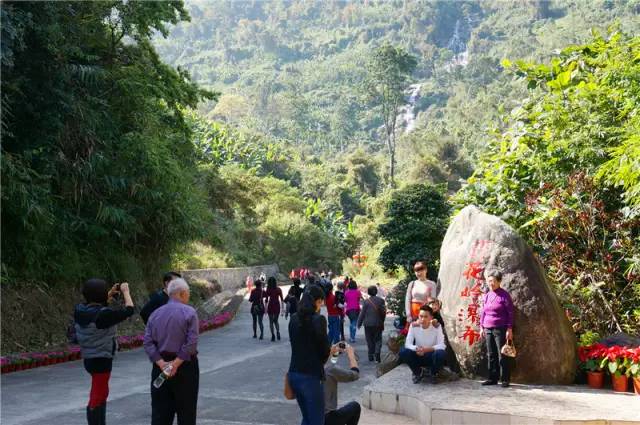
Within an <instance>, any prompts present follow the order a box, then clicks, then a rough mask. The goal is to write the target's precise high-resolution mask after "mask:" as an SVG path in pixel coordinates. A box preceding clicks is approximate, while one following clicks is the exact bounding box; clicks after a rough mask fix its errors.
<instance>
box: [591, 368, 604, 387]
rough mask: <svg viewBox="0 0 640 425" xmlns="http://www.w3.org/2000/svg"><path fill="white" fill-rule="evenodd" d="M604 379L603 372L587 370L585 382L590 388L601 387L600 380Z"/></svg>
mask: <svg viewBox="0 0 640 425" xmlns="http://www.w3.org/2000/svg"><path fill="white" fill-rule="evenodd" d="M603 380H604V372H603V371H598V372H587V384H589V387H591V388H596V389H597V388H602V382H603Z"/></svg>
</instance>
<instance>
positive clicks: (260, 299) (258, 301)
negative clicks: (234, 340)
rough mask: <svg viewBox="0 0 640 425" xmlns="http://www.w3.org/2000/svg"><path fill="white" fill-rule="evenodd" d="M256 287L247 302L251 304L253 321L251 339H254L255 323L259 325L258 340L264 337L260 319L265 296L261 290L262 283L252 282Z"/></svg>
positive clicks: (259, 281) (262, 315) (262, 314)
mask: <svg viewBox="0 0 640 425" xmlns="http://www.w3.org/2000/svg"><path fill="white" fill-rule="evenodd" d="M253 284H254V285H255V286H256V287H255V289H253V290H252V291H251V295H249V302H250V303H251V318H252V319H253V337H254V338H256V337H257V336H256V323H257V324H259V325H260V339H262V338H263V336H264V326H263V325H262V318H263V317H264V298H265V297H266V296H267V294H266V293H265V291H264V290H263V289H262V281H261V280H256V281H255V282H253Z"/></svg>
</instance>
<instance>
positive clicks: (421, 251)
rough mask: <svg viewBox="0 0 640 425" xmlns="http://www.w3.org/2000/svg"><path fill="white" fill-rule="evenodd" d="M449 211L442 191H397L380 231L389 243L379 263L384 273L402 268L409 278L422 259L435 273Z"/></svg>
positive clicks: (422, 187) (423, 188)
mask: <svg viewBox="0 0 640 425" xmlns="http://www.w3.org/2000/svg"><path fill="white" fill-rule="evenodd" d="M450 211H451V209H450V206H449V204H448V202H447V199H446V197H445V194H444V190H443V188H441V187H436V186H428V185H424V184H413V185H409V186H407V187H405V188H403V189H400V190H398V191H396V192H395V193H394V194H393V195H392V197H391V201H390V202H389V206H388V208H387V211H386V213H385V221H384V223H383V224H381V225H380V226H379V227H378V233H379V234H380V237H381V238H382V239H383V240H384V241H386V242H387V245H386V246H385V247H384V249H383V250H382V253H381V254H380V258H379V260H378V261H379V262H380V264H381V265H382V266H383V267H384V269H385V270H392V269H395V268H397V267H402V268H403V269H404V270H405V271H406V272H407V273H408V274H410V273H412V270H411V266H412V263H413V261H415V260H417V259H420V258H423V259H425V260H427V263H428V265H429V268H431V269H432V270H436V266H437V261H438V258H439V257H440V246H441V245H442V239H443V238H444V234H445V232H446V230H447V225H448V221H449V214H450Z"/></svg>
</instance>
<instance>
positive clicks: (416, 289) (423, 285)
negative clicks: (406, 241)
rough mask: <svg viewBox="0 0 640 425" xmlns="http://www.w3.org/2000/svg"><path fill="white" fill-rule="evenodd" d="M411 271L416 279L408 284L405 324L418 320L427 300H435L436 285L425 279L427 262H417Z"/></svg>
mask: <svg viewBox="0 0 640 425" xmlns="http://www.w3.org/2000/svg"><path fill="white" fill-rule="evenodd" d="M413 271H414V272H415V274H416V277H417V279H416V280H414V281H412V282H409V286H407V295H406V297H405V312H406V314H407V323H410V322H414V321H416V320H418V315H419V314H420V307H422V306H423V305H424V304H426V303H427V300H428V299H429V298H436V296H437V294H436V284H435V283H434V282H433V281H431V280H429V279H427V262H426V261H425V260H418V261H416V262H415V264H414V265H413Z"/></svg>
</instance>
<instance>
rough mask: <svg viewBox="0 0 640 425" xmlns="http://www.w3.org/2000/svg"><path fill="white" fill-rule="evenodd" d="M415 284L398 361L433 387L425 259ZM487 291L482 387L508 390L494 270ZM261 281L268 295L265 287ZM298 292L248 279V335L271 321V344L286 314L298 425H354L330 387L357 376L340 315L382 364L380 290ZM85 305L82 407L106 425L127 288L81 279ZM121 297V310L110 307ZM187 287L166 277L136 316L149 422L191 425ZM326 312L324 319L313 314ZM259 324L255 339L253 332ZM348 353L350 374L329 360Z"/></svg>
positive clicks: (508, 306) (309, 283)
mask: <svg viewBox="0 0 640 425" xmlns="http://www.w3.org/2000/svg"><path fill="white" fill-rule="evenodd" d="M414 272H415V274H416V277H417V279H416V280H414V281H412V282H411V283H409V286H408V288H407V294H406V299H405V310H406V315H407V322H408V323H407V327H408V333H407V337H406V340H405V346H404V348H403V349H402V350H401V351H400V359H401V361H402V362H404V363H406V364H407V365H408V366H409V368H410V369H411V371H412V374H413V378H412V379H413V382H414V383H418V382H421V381H423V380H424V379H425V378H428V379H429V381H430V382H432V383H436V382H437V377H438V373H439V371H440V370H441V368H442V367H443V364H444V362H445V357H446V353H445V350H446V345H447V339H446V333H445V329H444V328H445V326H444V321H443V320H442V316H441V314H440V308H441V303H440V301H439V300H438V299H437V295H438V292H439V288H438V286H437V284H436V283H435V282H433V281H430V280H428V279H427V264H426V261H423V260H419V261H417V262H416V263H415V264H414ZM485 278H486V281H487V283H488V284H489V287H490V288H489V291H488V292H486V293H485V294H484V295H483V309H482V312H481V316H480V326H481V333H482V336H484V337H485V341H486V349H487V355H488V362H489V378H488V379H487V380H486V381H485V382H483V385H496V384H497V383H498V381H499V380H500V381H501V383H502V386H503V387H508V386H509V383H510V359H509V358H508V357H506V356H504V355H503V354H502V352H501V349H502V347H503V346H504V345H505V344H507V343H508V342H509V341H511V340H512V339H513V323H514V312H513V310H514V308H513V302H512V300H511V297H510V295H509V293H508V292H507V291H505V290H504V289H503V288H502V287H501V280H502V275H501V273H500V272H499V271H496V270H490V271H487V272H486V273H485ZM265 280H266V288H265ZM305 281H306V285H305V286H304V288H302V286H301V284H302V282H301V279H300V278H299V277H294V278H293V285H292V286H291V288H290V289H289V291H288V293H287V296H286V297H283V292H282V289H281V288H279V287H278V285H277V281H276V279H275V277H269V278H268V279H267V278H266V276H263V277H262V278H259V279H257V280H255V281H254V282H253V284H254V286H255V288H253V289H252V290H251V293H250V295H249V302H250V303H251V315H252V318H253V337H254V338H259V339H263V336H264V328H263V322H262V318H263V316H264V314H265V313H266V314H267V315H268V316H269V327H270V331H271V340H272V341H276V340H280V339H281V335H280V325H279V320H278V319H279V316H280V315H284V316H286V317H290V320H289V325H288V330H289V339H290V343H291V361H290V364H289V369H288V373H287V375H286V380H287V383H288V384H289V385H290V387H291V389H292V390H293V393H294V394H295V398H296V400H297V403H298V405H299V407H300V411H301V413H302V424H303V425H305V424H309V425H311V424H313V425H316V424H318V425H319V424H336V425H337V424H348V425H356V424H357V423H358V421H359V417H360V412H361V408H360V405H359V404H358V403H357V402H351V403H348V404H346V405H345V406H342V407H338V406H337V384H338V382H348V381H353V380H357V379H358V378H359V372H360V371H359V368H358V362H357V357H356V355H355V352H354V349H353V346H351V345H349V344H348V343H347V342H346V341H345V335H344V317H345V316H346V317H348V318H349V321H350V325H349V342H350V343H352V344H353V343H354V342H355V338H356V330H357V329H359V328H361V327H362V326H364V329H365V338H366V342H367V350H368V358H369V361H374V360H375V361H378V362H380V360H381V358H380V355H381V353H380V351H381V346H382V331H383V329H384V321H385V317H386V304H385V300H384V298H383V297H381V296H380V293H381V290H380V289H381V288H380V286H379V285H376V286H370V287H369V288H367V296H366V297H363V294H362V293H361V291H360V289H359V288H358V285H357V283H356V282H355V281H354V280H353V279H349V278H348V277H347V278H345V279H344V281H341V282H338V284H337V285H336V288H335V290H334V285H333V284H332V283H331V281H330V280H329V279H327V277H326V275H324V276H322V275H321V276H320V279H318V280H317V281H316V279H315V276H314V275H313V274H312V273H310V272H309V273H307V274H306V275H305ZM82 294H83V296H84V298H85V302H84V303H82V304H78V305H77V306H76V308H75V310H74V325H73V330H74V332H73V333H74V336H75V339H76V340H77V342H78V344H79V345H80V348H81V352H82V357H83V359H84V367H85V370H86V371H87V372H88V373H89V374H90V375H91V390H90V393H89V402H88V404H87V408H86V415H87V423H88V424H89V425H103V424H106V408H107V398H108V395H109V380H110V376H111V371H112V365H113V357H114V355H115V352H116V350H117V344H116V338H115V336H116V326H117V325H118V324H119V323H121V322H122V321H124V320H126V319H127V318H129V317H131V316H133V314H134V313H135V310H134V304H133V299H132V297H131V294H130V290H129V285H128V283H119V284H116V285H113V286H112V287H111V288H109V286H108V285H107V283H106V281H104V280H102V279H89V280H87V281H86V282H85V283H84V285H83V290H82ZM116 298H121V306H120V307H114V306H113V301H114V300H115V299H116ZM189 298H190V290H189V285H188V284H187V282H186V281H185V280H184V279H182V277H181V276H180V274H178V273H175V272H169V273H167V274H165V276H164V285H163V288H162V289H161V290H159V291H157V292H156V293H154V294H152V295H151V297H150V299H149V302H148V303H147V304H146V305H145V306H144V307H143V308H142V309H141V310H140V316H141V317H142V320H143V321H144V322H145V324H146V329H145V334H144V344H143V345H144V350H145V352H146V354H147V356H148V357H149V359H150V361H151V363H152V369H151V381H150V382H151V385H150V387H151V410H152V412H151V413H152V414H151V416H152V420H151V423H152V425H165V424H167V425H168V424H172V423H173V420H174V418H175V417H176V416H177V417H178V423H179V424H180V425H191V424H195V423H196V410H197V400H198V390H199V365H198V357H197V354H198V351H197V345H198V329H199V327H198V316H197V313H196V311H195V309H194V308H193V307H191V306H190V305H189ZM323 305H326V308H327V316H328V320H327V319H326V318H325V317H324V316H323V315H321V314H320V311H321V307H322V306H323ZM258 327H259V329H260V336H259V337H258V335H257V330H258ZM342 352H344V353H346V355H347V358H348V361H349V368H348V369H345V368H342V367H340V366H338V365H337V364H335V363H334V362H328V359H329V358H330V356H331V355H333V356H334V357H335V356H337V355H338V354H339V353H342Z"/></svg>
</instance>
